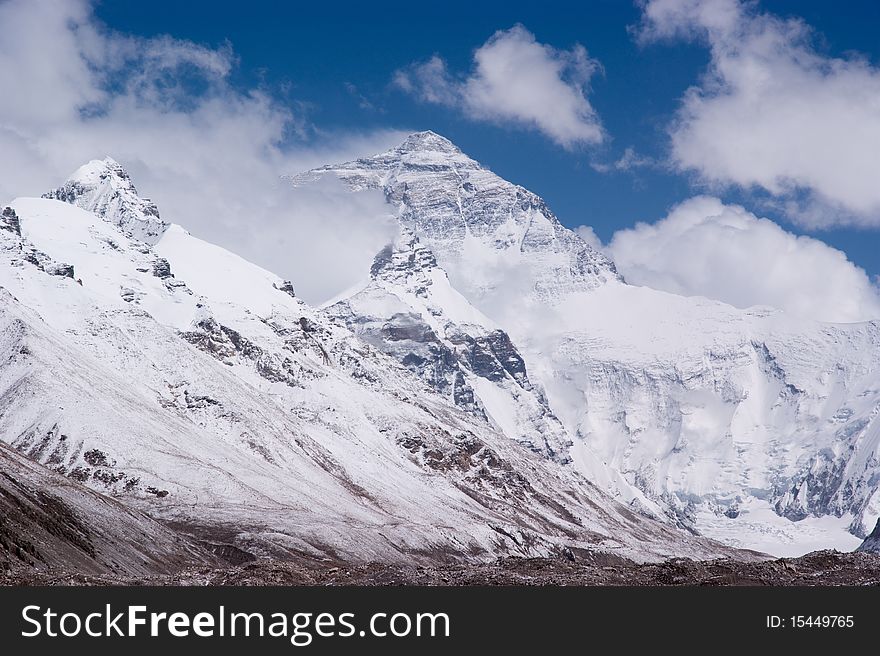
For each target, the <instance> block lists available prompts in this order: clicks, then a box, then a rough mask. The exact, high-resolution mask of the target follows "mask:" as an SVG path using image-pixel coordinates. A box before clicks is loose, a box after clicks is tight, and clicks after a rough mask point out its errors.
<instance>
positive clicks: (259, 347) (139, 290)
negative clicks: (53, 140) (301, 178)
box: [0, 171, 728, 561]
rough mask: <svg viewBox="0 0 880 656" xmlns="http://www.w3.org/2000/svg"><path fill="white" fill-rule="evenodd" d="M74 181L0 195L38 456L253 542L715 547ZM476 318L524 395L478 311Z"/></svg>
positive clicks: (187, 240)
mask: <svg viewBox="0 0 880 656" xmlns="http://www.w3.org/2000/svg"><path fill="white" fill-rule="evenodd" d="M117 173H118V171H117ZM123 173H124V172H123ZM102 175H103V174H101V173H99V174H98V176H97V177H98V179H99V180H103V182H105V183H106V182H107V180H106V179H103V178H102ZM114 175H115V174H114ZM77 177H78V178H82V177H83V176H82V175H81V173H77ZM85 177H86V178H88V176H85ZM118 177H119V178H120V179H123V180H126V179H128V177H127V175H123V174H120V175H119V176H118ZM90 179H91V178H89V180H90ZM73 182H77V184H78V183H79V182H82V180H78V181H73ZM86 182H88V180H87V181H86ZM89 184H90V183H89ZM108 184H109V183H108ZM87 186H88V185H87V184H86V183H83V184H82V188H86V187H87ZM65 188H73V189H75V190H77V189H80V187H77V186H76V184H72V182H69V183H68V184H66V185H65V186H64V187H62V189H65ZM110 188H112V184H110ZM127 189H129V190H133V187H128V188H127ZM105 191H106V193H107V194H110V192H109V191H107V190H106V189H105ZM88 193H89V192H86V194H85V195H81V196H76V195H74V196H65V199H66V202H64V201H60V200H57V199H54V198H42V199H34V198H20V199H17V200H16V201H14V202H13V203H12V205H11V208H10V209H9V210H8V211H6V210H4V211H3V213H2V217H3V218H2V223H0V228H2V229H0V355H2V357H0V437H2V439H3V440H4V441H5V442H7V443H8V444H10V445H12V446H14V447H15V448H16V449H18V450H19V451H21V452H22V453H24V454H26V455H28V456H30V457H31V458H32V459H33V460H34V461H36V462H39V463H42V464H43V465H45V466H46V467H48V468H50V469H52V470H54V471H55V472H57V473H63V474H65V475H66V476H67V477H69V478H72V479H73V480H75V481H77V482H80V483H83V484H84V485H86V486H88V487H90V488H92V489H94V490H97V491H100V492H102V493H104V494H109V495H112V496H115V497H117V498H118V499H119V500H122V501H124V502H125V503H126V504H128V505H130V506H133V507H136V508H138V509H139V510H143V511H146V512H147V513H149V514H150V515H152V516H154V517H157V518H160V519H164V520H168V521H173V522H175V524H177V525H183V526H185V527H188V530H189V531H191V532H194V533H196V534H197V535H198V536H199V537H201V538H203V539H207V540H210V541H212V542H218V541H219V542H224V543H231V544H234V545H235V546H237V547H238V548H241V549H244V550H245V551H248V552H250V553H252V554H256V555H274V556H279V557H285V556H290V555H309V556H317V557H322V556H327V555H331V556H334V557H342V558H350V559H359V560H369V559H380V560H395V559H399V560H407V561H412V560H413V559H415V560H420V559H423V560H426V561H427V560H438V559H439V560H443V559H459V560H470V559H491V558H494V557H496V556H498V555H503V554H523V555H526V554H528V555H551V554H559V553H570V552H576V551H577V550H578V549H591V550H602V551H611V552H614V553H620V554H622V555H626V556H630V557H633V558H636V559H638V560H655V559H659V558H663V557H669V556H674V555H690V556H693V557H711V556H715V555H719V554H724V553H728V551H727V550H726V549H725V548H724V547H722V546H721V545H719V544H717V543H713V542H711V541H708V540H705V539H702V538H699V537H694V536H692V535H688V534H686V533H683V532H682V531H679V530H677V529H675V528H673V527H670V526H668V525H664V524H662V523H660V522H656V521H652V520H650V519H647V518H645V517H644V516H639V515H637V514H634V513H633V512H632V511H631V510H630V509H628V508H626V507H624V506H622V505H620V504H618V503H617V502H615V501H614V500H613V499H611V498H610V497H609V496H608V495H607V494H606V493H604V492H602V491H601V490H599V489H598V488H596V487H595V486H594V485H592V484H591V483H590V482H589V481H587V480H586V479H584V477H582V476H580V475H579V474H578V473H577V472H576V471H574V470H572V469H570V468H567V467H563V466H560V464H559V463H558V462H557V461H554V460H552V459H547V458H543V457H541V456H540V455H538V454H535V453H533V452H532V450H530V449H529V448H525V447H523V446H521V445H520V444H519V443H518V442H517V441H516V440H512V439H510V438H509V437H508V436H506V435H505V434H504V433H502V432H501V431H500V430H499V428H498V426H497V425H496V424H494V423H492V422H490V421H489V420H488V419H487V418H484V417H481V416H478V414H475V413H474V412H472V411H471V410H470V409H467V408H462V407H461V406H459V405H456V404H455V403H454V402H453V400H451V399H449V398H448V397H447V396H446V395H444V394H441V393H438V392H437V391H435V390H434V389H432V387H431V386H429V385H428V384H426V383H425V382H424V381H423V379H421V378H419V377H418V376H416V375H414V374H413V373H412V372H411V371H410V370H409V369H408V368H406V367H405V366H403V365H401V364H399V363H398V362H397V361H396V360H394V359H392V358H391V357H389V356H388V355H386V354H384V353H383V352H382V351H381V350H379V349H376V348H374V347H373V346H371V345H370V344H368V343H367V342H365V341H363V340H361V339H359V338H358V337H357V336H355V335H354V334H353V333H352V332H351V331H350V330H349V329H348V327H346V326H344V325H342V323H341V322H340V321H339V320H338V319H334V318H333V317H330V316H328V315H327V314H326V313H325V312H324V311H321V310H316V309H314V308H311V307H308V306H307V305H305V304H304V303H302V302H301V301H300V300H299V299H297V298H296V297H295V296H294V295H293V294H292V288H291V285H290V283H288V282H286V281H284V280H282V279H281V278H279V277H278V276H275V275H274V274H272V273H270V272H268V271H265V270H263V269H261V268H259V267H257V266H254V265H252V264H250V263H248V262H246V261H245V260H243V259H241V258H239V257H238V256H236V255H234V254H232V253H230V252H228V251H225V250H224V249H221V248H219V247H217V246H214V245H212V244H208V243H206V242H204V241H201V240H199V239H196V238H194V237H192V236H191V235H190V234H189V233H187V232H186V231H185V230H184V229H183V228H181V227H180V226H178V225H174V224H172V225H168V226H166V227H164V229H163V231H162V234H161V236H160V237H159V238H158V239H156V240H155V243H152V244H151V243H147V242H146V241H144V240H143V239H141V238H137V237H139V236H142V233H133V232H132V229H131V225H130V224H129V223H126V221H124V220H117V218H118V217H125V216H134V215H136V211H138V210H139V208H142V207H143V206H144V204H145V203H146V202H147V201H143V200H142V199H132V198H131V197H130V196H129V195H128V194H123V193H120V194H119V195H118V197H115V198H116V200H114V201H113V202H112V203H109V204H102V203H97V204H94V203H87V206H88V207H91V208H92V211H87V210H86V209H83V208H82V207H81V206H80V205H81V203H80V202H79V201H81V200H82V199H83V198H85V196H88ZM102 194H104V192H101V194H99V196H100V197H104V198H106V197H107V196H105V195H102ZM110 195H112V194H110ZM129 201H131V205H128V202H129ZM83 202H85V201H83ZM108 207H112V208H113V211H112V212H108V211H103V210H101V208H105V210H106V208H108ZM109 217H116V218H109ZM34 253H40V254H41V256H40V257H31V255H32V254H34ZM41 258H43V259H41ZM34 259H36V262H35V261H34ZM49 263H63V264H64V265H65V266H69V267H71V275H57V274H55V275H52V274H53V273H54V269H52V267H51V266H49ZM424 264H425V265H426V266H428V265H429V264H430V259H429V258H427V256H426V259H425V261H424ZM432 275H433V274H432ZM433 282H434V284H435V285H437V281H436V280H434V281H433ZM437 289H440V286H439V285H437ZM448 293H450V294H451V293H452V292H451V290H450V291H448ZM437 298H438V300H444V303H445V301H447V300H448V299H446V298H445V297H442V296H439V297H437ZM445 305H446V306H448V303H445ZM449 308H451V306H449ZM447 309H448V308H447ZM461 309H462V310H466V309H467V308H466V306H463V307H462V308H461ZM448 311H449V312H450V315H449V316H450V317H452V318H454V319H455V320H456V321H459V322H461V323H466V322H467V321H472V320H473V319H468V317H466V316H463V315H457V314H455V313H454V312H453V310H452V309H448ZM474 316H475V317H479V315H476V314H475V315H474ZM480 320H481V321H482V319H480ZM480 330H482V329H480ZM469 334H470V333H469ZM474 334H475V335H476V336H473V335H471V337H472V338H473V339H474V341H475V342H476V341H477V340H478V338H486V341H485V344H486V347H485V349H484V350H486V349H487V350H486V352H487V353H490V352H491V354H492V357H493V358H494V360H492V361H491V362H490V365H491V366H490V367H489V368H488V369H486V371H487V372H488V371H489V370H490V369H491V370H492V371H496V372H497V373H498V375H499V376H500V377H501V379H503V381H504V382H505V384H506V385H509V386H511V389H512V388H513V386H516V387H517V388H518V389H520V390H522V393H523V394H526V393H529V394H532V396H531V397H529V398H531V399H533V400H534V402H535V403H537V402H538V398H539V396H538V395H537V394H534V393H533V391H532V392H529V390H528V389H527V387H528V385H527V379H526V377H524V376H523V375H521V373H522V371H521V367H519V366H518V365H517V364H516V362H515V357H514V355H513V353H512V352H508V351H505V350H504V349H502V348H501V347H500V346H499V345H503V344H502V342H503V340H501V341H499V340H500V337H499V338H498V339H494V341H493V338H492V336H493V335H496V337H498V336H497V334H496V333H495V332H494V329H492V330H491V331H489V332H488V333H487V334H484V333H482V332H478V331H476V330H475V333H474ZM443 336H444V339H446V338H447V337H448V335H447V333H445V332H444V333H443ZM490 342H491V344H490ZM493 349H494V350H493ZM470 362H474V360H473V359H472V360H471V361H470ZM469 366H470V367H471V368H472V369H473V368H474V367H475V365H473V364H470V365H469ZM476 368H477V369H480V367H476ZM481 370H482V369H481ZM493 375H494V374H493Z"/></svg>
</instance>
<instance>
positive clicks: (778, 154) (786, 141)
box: [640, 0, 880, 227]
mask: <svg viewBox="0 0 880 656" xmlns="http://www.w3.org/2000/svg"><path fill="white" fill-rule="evenodd" d="M643 10H644V13H643V22H642V25H641V26H640V38H641V40H642V41H643V42H647V41H653V40H657V39H669V38H689V39H698V40H701V41H703V42H705V43H706V44H707V45H708V47H709V49H710V53H711V62H710V65H709V68H708V70H707V71H706V74H705V76H704V77H703V79H702V80H701V82H700V84H699V85H698V86H695V87H693V88H691V89H689V90H688V91H687V93H686V94H685V95H684V97H683V99H682V105H681V108H680V110H679V112H678V115H677V118H676V120H675V122H674V124H673V125H672V127H671V137H672V156H673V160H674V163H675V164H676V165H677V166H678V167H680V168H681V169H683V170H693V171H696V172H698V173H699V174H700V176H701V177H702V178H703V179H704V180H705V181H708V182H709V183H717V184H722V185H724V184H734V185H738V186H741V187H743V188H757V189H761V190H763V191H765V192H767V193H769V194H770V195H771V196H772V197H773V202H774V204H775V205H777V206H778V207H780V208H782V209H783V210H784V211H786V213H787V214H788V215H789V216H790V217H791V218H792V219H793V220H795V221H798V222H800V223H801V224H803V225H805V226H810V227H818V226H829V225H833V224H835V223H854V224H860V225H872V226H876V225H880V185H878V184H877V180H876V177H877V174H876V172H877V171H878V170H880V69H878V68H877V67H875V66H872V65H871V64H870V63H869V62H868V61H866V60H865V59H863V58H860V57H858V56H854V55H850V56H847V57H846V58H834V57H830V56H826V55H824V54H822V53H820V52H819V51H818V50H817V49H816V48H815V47H814V45H813V41H814V40H815V39H814V34H813V32H812V31H811V29H810V28H809V26H807V25H806V24H805V23H803V22H802V21H800V20H796V19H782V18H779V17H776V16H773V15H770V14H767V13H762V12H761V11H760V10H759V9H758V6H757V3H755V2H740V1H739V0H649V1H647V2H645V3H644V5H643Z"/></svg>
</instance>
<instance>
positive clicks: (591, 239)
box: [574, 225, 602, 250]
mask: <svg viewBox="0 0 880 656" xmlns="http://www.w3.org/2000/svg"><path fill="white" fill-rule="evenodd" d="M574 231H575V232H576V233H577V236H578V237H580V238H581V239H583V240H584V241H585V242H587V243H588V244H589V245H590V246H592V247H593V248H595V249H596V250H602V240H601V239H599V235H597V234H596V231H595V230H593V228H592V227H590V226H588V225H582V226H578V227H577V228H575V230H574Z"/></svg>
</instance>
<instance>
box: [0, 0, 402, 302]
mask: <svg viewBox="0 0 880 656" xmlns="http://www.w3.org/2000/svg"><path fill="white" fill-rule="evenodd" d="M0 25H2V26H3V38H2V39H0V89H2V90H3V92H2V93H0V203H2V202H7V201H9V200H11V199H12V198H14V197H16V196H25V195H28V196H34V195H40V194H41V193H43V192H45V191H47V190H49V189H51V188H53V187H55V186H57V185H59V184H60V183H61V182H62V181H63V180H64V179H65V178H66V177H67V175H69V174H70V173H71V172H72V171H74V170H75V169H76V168H77V167H79V166H80V165H81V164H83V163H84V162H86V161H88V160H90V159H94V158H99V157H103V156H105V155H111V156H113V157H114V158H115V159H117V160H118V161H120V162H121V163H122V164H123V165H124V166H125V167H126V168H127V169H128V170H129V172H130V173H131V175H132V177H133V179H134V181H135V183H136V184H137V186H138V189H139V191H140V192H141V193H142V194H144V195H145V196H149V197H151V198H152V199H153V200H154V201H155V202H156V203H157V205H158V206H159V210H160V212H161V213H162V215H163V217H165V218H166V219H168V220H170V221H174V222H177V223H180V224H182V225H184V226H185V227H186V228H187V229H189V230H190V231H191V232H192V233H193V234H195V235H197V236H200V237H203V238H205V239H208V240H209V241H213V242H215V243H218V244H220V245H222V246H226V247H228V248H230V249H232V250H234V251H236V252H237V253H239V254H241V255H242V256H244V257H246V258H248V259H250V260H252V261H254V262H256V263H258V264H260V265H262V266H264V267H266V268H268V269H270V270H272V271H275V272H276V273H277V274H278V275H281V276H284V277H287V278H290V279H292V280H293V282H294V286H295V287H296V289H297V292H298V293H300V294H301V295H302V296H303V298H305V299H306V300H309V301H313V302H319V301H321V300H324V299H325V298H327V297H329V296H332V295H334V294H336V293H338V292H339V291H342V288H344V287H346V286H349V285H351V284H354V283H355V282H356V281H357V280H358V279H359V278H360V277H362V276H363V275H364V274H365V272H368V271H369V264H370V261H371V260H372V256H373V255H374V253H375V252H376V251H378V250H379V249H380V248H381V247H382V245H384V244H385V243H386V242H387V241H388V240H389V239H390V238H391V237H392V236H393V226H392V225H391V224H390V222H389V221H388V217H387V208H386V207H385V206H384V204H383V203H382V199H381V195H380V194H378V193H377V194H362V195H358V196H356V198H355V200H354V202H353V203H352V204H350V205H344V204H343V203H342V201H341V198H342V196H343V192H342V191H341V190H340V189H334V188H330V187H326V188H322V189H321V190H319V191H316V192H313V193H306V192H298V191H293V190H290V189H287V188H286V187H285V186H284V185H282V184H279V182H278V176H279V175H280V174H283V173H292V172H298V171H301V170H305V169H307V168H310V167H313V166H317V165H320V164H324V163H327V162H335V161H347V160H349V159H352V158H353V157H355V156H358V155H362V154H363V153H365V152H379V151H381V150H384V149H385V148H387V147H390V146H392V145H394V144H396V143H398V142H400V141H401V140H402V139H403V133H399V132H393V131H385V132H374V133H370V134H360V135H358V134H318V135H317V136H314V137H312V138H311V139H310V140H309V141H304V140H303V139H302V138H296V137H297V135H300V137H301V136H302V134H303V133H304V132H305V122H304V120H303V117H302V116H298V115H297V114H296V113H295V112H294V111H291V109H290V108H289V107H288V106H285V105H282V104H280V103H279V102H278V101H277V100H275V99H273V97H272V96H271V95H270V94H268V93H266V92H265V91H263V90H261V89H250V90H243V91H242V90H238V89H235V88H233V87H232V86H231V84H230V83H229V81H228V76H229V74H230V72H231V71H232V70H233V68H234V66H235V65H236V61H235V56H234V53H233V51H232V48H231V47H230V46H229V45H228V44H227V45H223V46H221V47H219V48H207V47H204V46H201V45H198V44H194V43H192V42H189V41H183V40H178V39H173V38H171V37H160V38H153V39H144V38H138V37H132V36H129V35H124V34H119V33H116V32H113V31H110V30H108V29H107V28H106V27H105V26H102V25H101V24H99V23H98V22H97V21H96V20H95V19H94V17H93V15H92V12H91V5H90V3H89V2H87V1H86V0H10V1H7V2H0ZM313 132H314V131H313V130H312V131H310V134H312V133H313ZM371 226H372V227H371ZM316 245H321V247H322V248H324V247H327V248H328V249H330V248H331V247H332V249H331V250H326V251H321V253H320V255H319V253H318V252H317V251H316ZM327 253H333V254H334V257H329V256H328V255H327Z"/></svg>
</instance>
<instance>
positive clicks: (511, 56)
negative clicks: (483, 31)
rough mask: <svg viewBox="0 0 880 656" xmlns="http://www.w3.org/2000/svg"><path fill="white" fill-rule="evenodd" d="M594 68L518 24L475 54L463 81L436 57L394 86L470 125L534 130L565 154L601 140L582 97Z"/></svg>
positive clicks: (578, 49) (582, 52)
mask: <svg viewBox="0 0 880 656" xmlns="http://www.w3.org/2000/svg"><path fill="white" fill-rule="evenodd" d="M599 68H600V67H599V64H598V62H597V61H596V60H594V59H591V58H590V57H589V56H588V55H587V51H586V49H585V48H584V47H583V46H582V45H580V44H578V45H575V46H574V47H573V48H572V49H571V50H557V49H556V48H553V47H552V46H549V45H545V44H542V43H538V42H537V40H536V39H535V36H534V35H533V34H532V33H531V32H529V31H528V30H527V29H526V28H525V27H523V26H522V25H516V26H514V27H512V28H511V29H509V30H502V31H498V32H496V33H495V34H494V35H493V36H492V37H491V38H490V39H489V40H488V41H486V43H484V44H483V45H482V46H480V47H479V48H478V49H477V50H476V51H475V52H474V64H473V69H472V70H471V72H470V73H469V74H467V75H456V74H453V73H452V72H450V71H449V69H448V67H447V64H446V62H445V61H444V60H443V59H441V58H440V57H439V56H437V55H435V56H434V57H432V58H431V59H429V60H428V61H425V62H422V63H417V64H413V65H411V66H409V67H407V68H405V69H402V70H399V71H397V73H395V75H394V84H395V85H396V86H397V87H398V88H400V89H402V90H404V91H406V92H407V93H410V94H412V95H414V96H415V97H417V98H418V99H420V100H422V101H423V102H427V103H433V104H438V105H445V106H448V107H454V108H456V109H459V110H461V111H462V112H463V113H464V115H465V116H467V117H468V118H470V119H472V120H475V121H486V122H491V123H497V124H511V125H517V126H522V127H526V128H531V129H535V130H538V131H540V132H542V133H543V134H544V135H546V136H547V137H549V138H550V139H551V140H553V141H554V142H555V143H557V144H559V145H560V146H562V147H564V148H569V149H570V148H574V147H575V146H578V145H591V144H598V143H600V142H602V141H603V140H604V138H605V133H604V131H603V129H602V124H601V122H600V121H599V117H598V116H597V115H596V112H595V110H594V109H593V106H592V105H591V104H590V101H589V100H588V99H587V93H588V91H589V86H588V85H589V81H590V78H591V77H592V76H593V75H594V74H595V73H596V71H598V70H599Z"/></svg>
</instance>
